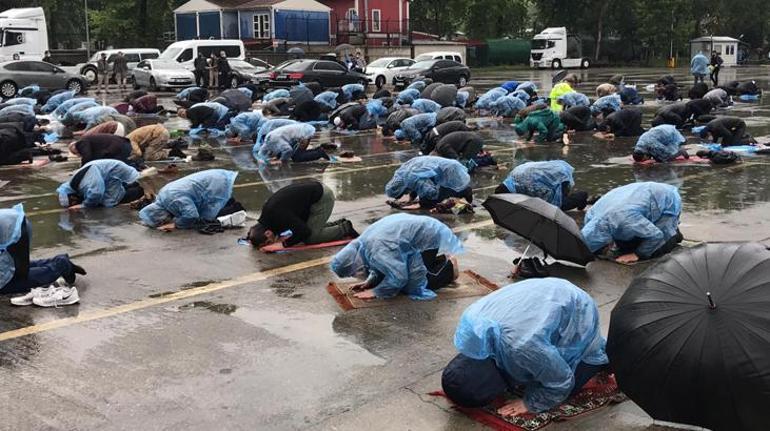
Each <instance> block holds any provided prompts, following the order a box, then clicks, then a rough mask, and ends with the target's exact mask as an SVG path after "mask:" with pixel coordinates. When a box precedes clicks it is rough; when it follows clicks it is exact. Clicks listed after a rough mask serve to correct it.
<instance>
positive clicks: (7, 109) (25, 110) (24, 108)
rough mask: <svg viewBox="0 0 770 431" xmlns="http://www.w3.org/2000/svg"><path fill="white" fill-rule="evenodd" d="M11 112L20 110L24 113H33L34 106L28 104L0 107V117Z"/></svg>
mask: <svg viewBox="0 0 770 431" xmlns="http://www.w3.org/2000/svg"><path fill="white" fill-rule="evenodd" d="M13 112H20V113H22V114H26V115H35V107H34V106H30V105H9V106H6V107H5V108H3V109H0V117H1V116H3V115H7V114H10V113H13Z"/></svg>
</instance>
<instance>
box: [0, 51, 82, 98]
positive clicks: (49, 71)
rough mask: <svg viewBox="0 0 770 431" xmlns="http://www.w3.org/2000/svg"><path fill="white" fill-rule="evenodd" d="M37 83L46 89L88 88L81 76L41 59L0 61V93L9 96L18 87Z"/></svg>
mask: <svg viewBox="0 0 770 431" xmlns="http://www.w3.org/2000/svg"><path fill="white" fill-rule="evenodd" d="M32 84H37V85H39V86H40V88H44V89H46V90H49V91H52V90H60V89H67V90H70V91H74V92H75V93H82V92H83V91H85V90H86V89H87V88H88V83H87V82H86V79H85V78H84V77H83V76H80V75H78V74H75V73H69V72H66V71H64V69H62V68H60V67H58V66H54V65H53V64H50V63H45V62H42V61H32V60H21V61H18V60H17V61H6V62H4V63H0V95H2V96H3V98H6V99H7V98H11V97H13V96H15V95H16V92H18V91H19V88H23V87H26V86H28V85H32Z"/></svg>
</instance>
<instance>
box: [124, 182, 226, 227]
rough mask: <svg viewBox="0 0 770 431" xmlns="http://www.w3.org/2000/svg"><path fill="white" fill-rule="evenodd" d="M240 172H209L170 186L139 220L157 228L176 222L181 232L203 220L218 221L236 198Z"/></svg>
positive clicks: (169, 184)
mask: <svg viewBox="0 0 770 431" xmlns="http://www.w3.org/2000/svg"><path fill="white" fill-rule="evenodd" d="M237 176H238V172H234V171H226V170H224V169H209V170H205V171H201V172H196V173H194V174H191V175H188V176H186V177H183V178H180V179H178V180H176V181H172V182H170V183H168V184H166V185H165V186H164V187H163V188H162V189H160V192H158V196H157V198H155V202H153V203H151V204H150V205H147V206H146V207H144V208H143V209H142V210H141V211H140V212H139V218H140V219H142V221H143V222H144V223H145V224H146V225H148V226H150V227H157V226H159V225H161V224H163V223H164V222H167V221H169V220H170V219H172V218H173V221H174V224H175V225H176V227H178V228H180V229H189V228H191V227H194V226H195V224H196V222H198V221H200V220H214V219H215V218H216V217H217V214H219V211H221V210H222V208H224V206H225V204H226V203H227V201H228V200H229V199H230V197H232V195H233V185H234V184H235V178H236V177H237Z"/></svg>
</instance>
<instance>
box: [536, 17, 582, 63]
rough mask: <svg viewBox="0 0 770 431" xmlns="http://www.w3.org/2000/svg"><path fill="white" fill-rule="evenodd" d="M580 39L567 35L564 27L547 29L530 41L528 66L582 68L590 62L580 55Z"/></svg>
mask: <svg viewBox="0 0 770 431" xmlns="http://www.w3.org/2000/svg"><path fill="white" fill-rule="evenodd" d="M582 53H583V50H582V45H581V43H580V38H578V37H577V36H573V35H569V34H568V33H567V28H566V27H549V28H546V29H545V30H543V31H542V32H540V33H539V34H536V35H535V37H534V38H533V39H532V49H531V52H530V57H529V65H530V67H533V68H551V69H561V68H576V67H579V68H582V69H587V68H589V67H590V66H591V60H590V59H589V58H587V57H583V55H582Z"/></svg>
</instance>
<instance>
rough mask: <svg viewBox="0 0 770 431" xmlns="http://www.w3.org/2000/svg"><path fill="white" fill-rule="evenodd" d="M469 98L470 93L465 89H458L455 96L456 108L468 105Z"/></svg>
mask: <svg viewBox="0 0 770 431" xmlns="http://www.w3.org/2000/svg"><path fill="white" fill-rule="evenodd" d="M470 98H471V94H470V93H468V92H467V91H458V92H457V97H456V98H455V105H456V106H457V107H458V108H463V109H465V107H466V105H468V99H470Z"/></svg>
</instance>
